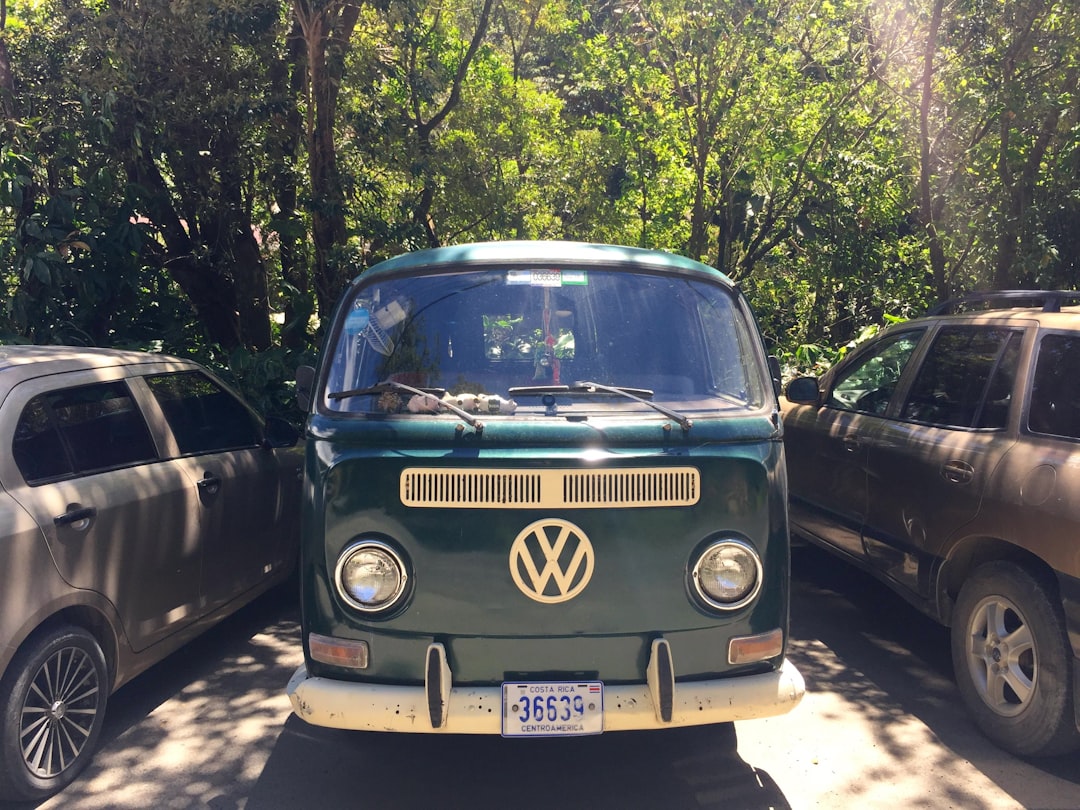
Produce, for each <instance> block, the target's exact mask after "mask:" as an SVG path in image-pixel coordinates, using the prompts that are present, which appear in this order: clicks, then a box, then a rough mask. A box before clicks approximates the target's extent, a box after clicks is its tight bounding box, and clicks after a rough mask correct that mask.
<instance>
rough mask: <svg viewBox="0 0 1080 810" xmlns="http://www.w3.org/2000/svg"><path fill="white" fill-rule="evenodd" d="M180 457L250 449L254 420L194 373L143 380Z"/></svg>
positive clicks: (256, 440) (257, 438)
mask: <svg viewBox="0 0 1080 810" xmlns="http://www.w3.org/2000/svg"><path fill="white" fill-rule="evenodd" d="M146 383H147V385H149V386H150V390H151V391H152V392H153V394H154V397H155V398H156V399H157V401H158V404H159V405H161V410H162V411H164V413H165V418H166V420H168V422H169V428H170V429H171V430H172V432H173V435H174V436H176V443H177V444H178V445H179V446H180V452H181V453H182V454H184V455H196V454H199V453H214V452H220V451H222V450H233V449H236V448H240V447H254V446H255V445H257V444H258V443H259V442H260V440H261V435H260V431H259V426H258V424H257V423H256V421H255V419H254V417H253V416H252V415H251V413H250V412H249V411H248V409H247V408H245V407H244V406H243V404H241V403H240V402H239V401H237V399H236V398H235V397H233V396H232V395H231V394H229V393H228V392H227V391H226V390H225V389H223V388H222V387H221V386H219V385H218V384H217V383H215V382H214V381H213V380H212V379H210V378H209V377H207V376H206V375H205V374H202V373H200V372H198V371H186V372H181V373H179V374H160V375H156V376H151V377H147V378H146Z"/></svg>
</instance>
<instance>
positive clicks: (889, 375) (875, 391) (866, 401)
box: [825, 329, 925, 416]
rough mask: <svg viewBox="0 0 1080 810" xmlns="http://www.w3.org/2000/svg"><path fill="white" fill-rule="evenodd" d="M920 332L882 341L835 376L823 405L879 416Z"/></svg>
mask: <svg viewBox="0 0 1080 810" xmlns="http://www.w3.org/2000/svg"><path fill="white" fill-rule="evenodd" d="M923 332H925V330H924V329H916V330H912V331H910V332H902V333H900V334H898V335H895V336H894V337H893V338H892V339H891V340H890V339H885V340H882V341H881V343H880V344H878V346H877V348H876V349H875V350H874V351H873V352H871V353H870V354H868V355H866V356H865V357H863V358H862V359H861V360H860V361H859V362H857V363H855V364H854V365H853V366H852V367H851V368H849V369H848V370H847V371H846V372H845V373H844V374H843V376H841V377H839V378H838V380H837V381H836V384H835V385H833V388H832V391H831V392H830V393H829V399H828V401H827V402H826V403H825V404H826V405H829V406H830V407H833V408H840V409H842V410H846V411H860V412H862V413H872V414H877V415H878V416H880V415H881V414H883V413H885V409H886V408H888V407H889V400H890V399H892V395H893V391H895V390H896V385H897V383H899V382H900V376H901V375H902V374H903V373H904V368H905V367H907V364H908V360H910V359H911V353H912V352H913V351H915V347H916V346H918V345H919V340H921V339H922V336H923Z"/></svg>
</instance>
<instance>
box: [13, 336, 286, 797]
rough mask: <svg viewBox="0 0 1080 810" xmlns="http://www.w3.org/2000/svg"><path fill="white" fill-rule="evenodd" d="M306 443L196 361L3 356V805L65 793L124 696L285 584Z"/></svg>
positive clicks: (65, 352) (50, 350) (16, 351)
mask: <svg viewBox="0 0 1080 810" xmlns="http://www.w3.org/2000/svg"><path fill="white" fill-rule="evenodd" d="M298 435H299V432H298V431H297V430H296V429H295V428H294V427H292V426H291V425H289V424H287V423H285V422H281V421H280V420H273V419H272V420H267V421H265V422H264V421H263V420H262V419H260V418H259V417H258V416H257V415H256V414H255V413H254V412H253V411H251V409H250V408H248V407H247V405H245V404H244V403H243V402H242V401H241V400H240V398H239V397H238V396H237V395H236V394H234V393H233V392H232V391H230V390H229V389H228V388H227V387H226V386H225V385H224V384H223V383H222V382H221V381H220V380H217V379H216V378H215V377H213V376H212V375H211V374H209V373H208V372H207V371H206V370H205V369H204V368H202V367H201V366H198V365H196V364H195V363H192V362H190V361H187V360H180V359H177V358H172V357H165V356H163V355H160V354H144V353H141V352H120V351H108V350H104V349H77V348H69V347H62V346H0V801H2V800H4V799H40V798H42V797H44V796H47V795H49V794H50V793H54V792H55V791H57V790H59V789H60V788H62V787H64V786H65V785H66V784H67V783H69V782H70V781H71V780H72V779H74V778H75V776H76V775H77V774H78V772H79V771H80V770H81V769H82V768H83V767H84V766H85V765H86V763H87V761H88V760H89V758H90V756H91V754H92V753H93V750H94V747H95V743H96V742H97V739H98V736H99V734H100V732H101V727H102V722H103V720H104V717H105V706H106V702H107V700H108V697H109V694H110V693H111V692H112V691H113V690H114V689H116V688H117V687H119V686H120V685H121V684H123V683H125V682H127V681H129V680H130V679H131V678H133V677H135V676H136V675H137V674H139V673H140V672H142V671H143V670H144V669H146V668H147V667H148V666H150V665H151V664H153V663H156V662H157V661H160V660H161V659H162V658H164V657H165V656H166V655H168V654H169V653H171V652H173V651H174V650H176V649H177V647H179V646H180V645H181V644H182V643H183V642H185V641H187V640H189V639H191V638H192V636H194V635H195V634H196V633H199V632H201V631H203V630H206V629H207V628H208V627H209V626H210V625H211V624H212V623H213V621H214V620H216V619H219V618H221V617H223V616H226V615H228V614H229V613H230V612H232V611H234V610H236V609H237V608H239V607H240V606H241V605H243V604H245V603H247V602H248V601H250V600H251V599H253V598H254V597H255V596H257V595H258V594H259V593H261V592H263V591H264V590H266V589H267V588H268V587H269V586H271V585H273V584H275V583H276V582H280V581H281V580H282V579H283V578H284V577H286V575H287V574H288V573H289V571H290V570H291V567H292V565H293V563H294V561H295V559H296V555H297V549H298V540H299V502H300V480H299V473H300V465H301V459H302V456H301V455H300V453H299V450H298V449H295V448H294V445H295V444H296V440H297V438H298Z"/></svg>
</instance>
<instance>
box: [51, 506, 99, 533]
mask: <svg viewBox="0 0 1080 810" xmlns="http://www.w3.org/2000/svg"><path fill="white" fill-rule="evenodd" d="M94 517H97V509H95V508H94V507H92V506H82V507H76V506H69V507H68V510H67V511H66V512H64V514H62V515H57V516H56V517H54V518H53V523H55V524H56V525H57V526H73V528H76V529H85V528H86V526H89V525H90V519H91V518H94ZM81 521H86V526H75V525H74V524H76V523H79V522H81Z"/></svg>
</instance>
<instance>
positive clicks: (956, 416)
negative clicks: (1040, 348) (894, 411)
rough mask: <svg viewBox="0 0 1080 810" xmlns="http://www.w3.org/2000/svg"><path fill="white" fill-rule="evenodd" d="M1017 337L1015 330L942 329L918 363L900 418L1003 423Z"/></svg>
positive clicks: (964, 423) (964, 424)
mask: <svg viewBox="0 0 1080 810" xmlns="http://www.w3.org/2000/svg"><path fill="white" fill-rule="evenodd" d="M1020 339H1021V333H1020V332H1018V331H1017V330H1015V329H1002V328H993V327H984V326H950V327H946V328H944V329H942V330H941V331H940V332H939V333H938V334H937V336H936V337H935V338H934V342H933V344H932V345H931V346H930V350H929V352H928V353H927V356H926V360H924V361H923V364H922V366H921V367H920V368H919V373H918V376H917V377H916V378H915V382H914V383H913V384H912V386H911V392H910V393H909V394H908V398H907V401H906V402H905V403H904V407H903V409H902V410H901V412H900V418H901V419H911V420H913V421H915V422H926V423H929V424H933V425H944V426H948V427H965V428H968V427H982V428H1003V427H1005V424H1006V421H1007V419H1008V415H1009V398H1010V396H1011V394H1012V387H1013V380H1014V379H1015V378H1016V365H1017V361H1018V358H1019V355H1020Z"/></svg>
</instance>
